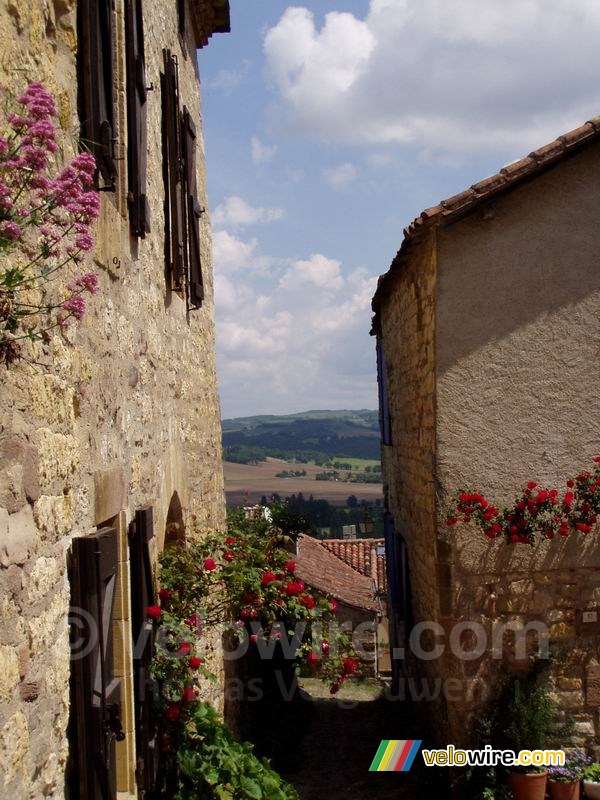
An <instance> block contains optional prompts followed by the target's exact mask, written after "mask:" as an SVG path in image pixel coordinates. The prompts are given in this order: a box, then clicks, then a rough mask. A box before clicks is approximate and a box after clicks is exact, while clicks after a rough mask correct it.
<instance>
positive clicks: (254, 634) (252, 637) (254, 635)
mask: <svg viewBox="0 0 600 800" xmlns="http://www.w3.org/2000/svg"><path fill="white" fill-rule="evenodd" d="M250 641H251V642H252V644H256V643H257V642H258V636H257V634H256V633H253V634H252V635H251V636H250Z"/></svg>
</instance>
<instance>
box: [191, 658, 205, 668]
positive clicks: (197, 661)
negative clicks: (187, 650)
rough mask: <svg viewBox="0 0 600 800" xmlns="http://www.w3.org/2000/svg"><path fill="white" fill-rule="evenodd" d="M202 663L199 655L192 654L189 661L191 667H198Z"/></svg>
mask: <svg viewBox="0 0 600 800" xmlns="http://www.w3.org/2000/svg"><path fill="white" fill-rule="evenodd" d="M200 664H202V659H201V658H198V656H192V657H191V658H190V660H189V662H188V666H189V668H190V669H198V667H199V666H200Z"/></svg>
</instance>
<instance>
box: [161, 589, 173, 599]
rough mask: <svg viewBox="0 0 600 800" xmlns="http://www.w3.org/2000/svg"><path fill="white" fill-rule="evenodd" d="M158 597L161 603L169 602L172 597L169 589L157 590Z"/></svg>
mask: <svg viewBox="0 0 600 800" xmlns="http://www.w3.org/2000/svg"><path fill="white" fill-rule="evenodd" d="M158 596H159V597H160V599H161V600H163V601H165V602H166V601H169V600H170V599H171V598H172V597H173V592H172V591H171V589H159V592H158Z"/></svg>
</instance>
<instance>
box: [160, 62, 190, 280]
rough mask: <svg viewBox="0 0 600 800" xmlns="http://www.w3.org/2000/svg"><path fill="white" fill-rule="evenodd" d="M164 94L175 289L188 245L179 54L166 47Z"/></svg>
mask: <svg viewBox="0 0 600 800" xmlns="http://www.w3.org/2000/svg"><path fill="white" fill-rule="evenodd" d="M163 66H164V73H162V74H161V76H160V82H161V95H162V126H163V130H162V134H163V177H164V184H165V272H166V276H167V285H168V286H169V288H170V289H171V290H172V291H176V292H182V291H183V290H184V285H185V273H186V263H185V262H186V252H185V251H186V248H185V215H184V188H183V157H182V148H181V119H180V112H179V77H178V68H177V58H176V57H175V56H173V55H172V54H171V51H170V50H163Z"/></svg>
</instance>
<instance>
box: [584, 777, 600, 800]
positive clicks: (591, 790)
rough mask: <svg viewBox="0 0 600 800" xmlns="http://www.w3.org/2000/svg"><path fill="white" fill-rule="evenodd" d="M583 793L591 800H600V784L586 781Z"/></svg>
mask: <svg viewBox="0 0 600 800" xmlns="http://www.w3.org/2000/svg"><path fill="white" fill-rule="evenodd" d="M583 793H584V795H585V796H586V797H587V798H588V799H589V800H600V783H596V781H584V782H583Z"/></svg>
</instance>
